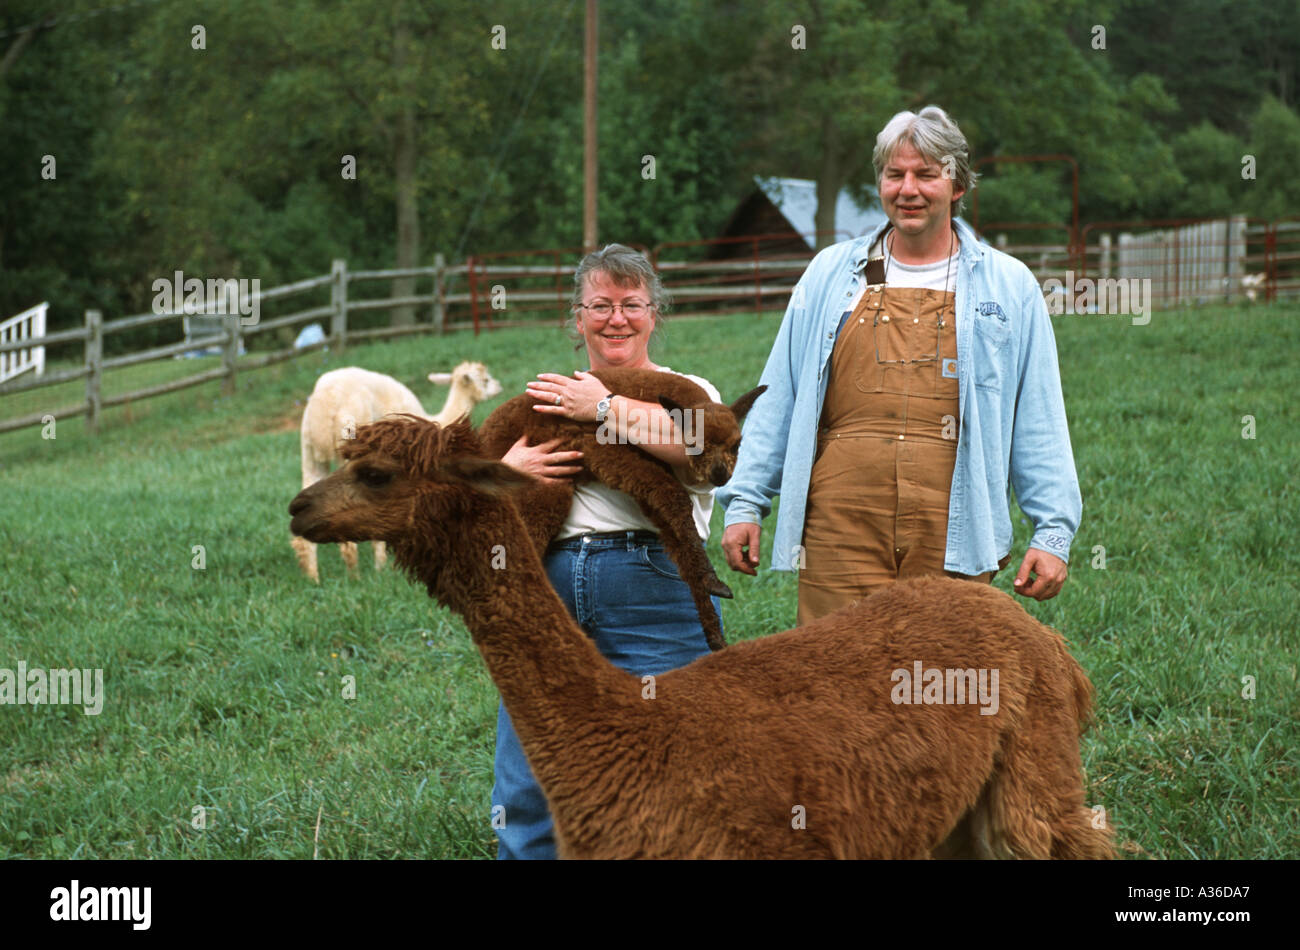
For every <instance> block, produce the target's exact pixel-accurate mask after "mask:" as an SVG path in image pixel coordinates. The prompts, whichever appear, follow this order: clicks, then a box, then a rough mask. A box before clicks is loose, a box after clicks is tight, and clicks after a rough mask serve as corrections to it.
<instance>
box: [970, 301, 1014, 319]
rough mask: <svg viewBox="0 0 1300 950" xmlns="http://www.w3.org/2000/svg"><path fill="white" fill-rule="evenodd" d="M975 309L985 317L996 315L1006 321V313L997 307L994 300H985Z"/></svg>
mask: <svg viewBox="0 0 1300 950" xmlns="http://www.w3.org/2000/svg"><path fill="white" fill-rule="evenodd" d="M975 309H977V310H978V311H979V312H980V313H981V314H983V315H984V316H986V317H993V316H996V317H997V318H998V319H999V320H1001V321H1002V322H1003V323H1006V321H1007V315H1006V314H1005V313H1003V312H1002V308H1001V307H999V306H998V305H997V303H996V302H995V301H992V300H986V301H984V302H983V303H982V304H980V305H979V306H978V307H976V308H975Z"/></svg>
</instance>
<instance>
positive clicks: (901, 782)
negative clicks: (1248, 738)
mask: <svg viewBox="0 0 1300 950" xmlns="http://www.w3.org/2000/svg"><path fill="white" fill-rule="evenodd" d="M343 452H344V454H345V456H346V457H347V458H348V460H349V461H348V464H346V465H345V466H343V467H342V468H340V469H339V470H338V471H336V472H335V473H334V474H332V475H330V476H329V478H327V479H325V480H323V481H320V482H317V483H316V484H314V485H312V486H311V487H310V488H306V489H304V490H303V491H302V492H301V493H300V494H299V495H298V496H297V498H295V499H294V501H293V503H292V504H291V505H290V506H289V512H290V514H291V515H292V516H293V521H292V524H291V526H290V527H291V529H292V530H293V532H294V533H295V534H299V535H302V536H304V537H307V538H309V539H310V540H312V541H315V542H317V543H327V542H341V541H362V540H376V539H379V540H384V541H387V542H388V544H389V545H390V547H391V550H392V552H393V555H394V559H395V561H396V562H397V564H398V565H399V566H400V567H402V568H403V569H404V570H405V571H406V572H407V573H408V574H410V575H411V576H412V577H414V578H416V579H418V580H419V581H420V582H422V583H423V584H424V585H425V587H426V589H427V590H428V592H429V594H430V596H432V597H435V598H437V599H438V601H439V602H440V603H442V604H445V605H446V606H448V607H450V608H451V609H452V610H455V611H456V612H458V613H460V614H461V615H462V616H463V617H464V618H465V622H466V625H467V626H468V628H469V630H470V632H471V634H472V636H473V638H474V642H475V644H476V645H477V646H478V648H479V652H480V653H481V655H482V656H483V659H484V662H485V663H486V664H487V667H488V670H489V672H490V673H491V675H492V679H493V680H494V681H495V683H496V686H497V688H498V689H499V690H500V692H501V696H502V699H503V700H504V702H505V705H506V710H507V711H508V712H509V714H510V717H511V719H512V721H513V722H514V724H515V729H516V730H517V731H518V734H519V739H520V742H521V743H522V745H523V748H524V752H525V754H526V755H527V757H528V761H529V764H530V765H531V766H532V769H533V772H534V773H535V775H536V776H537V780H538V782H539V783H540V785H541V787H542V790H543V791H544V792H545V794H546V798H547V801H548V802H549V804H550V808H551V812H552V814H553V816H554V819H555V834H556V841H557V845H558V850H559V854H560V856H561V857H567V858H814V857H818V858H829V857H837V858H923V857H930V856H970V857H1021V858H1105V857H1113V851H1112V845H1111V832H1110V830H1109V829H1106V828H1096V827H1094V826H1093V821H1092V814H1091V813H1090V812H1089V810H1088V809H1087V808H1086V807H1085V805H1084V790H1083V778H1082V769H1081V764H1080V759H1079V742H1078V738H1079V733H1080V729H1081V726H1082V724H1083V722H1084V721H1085V718H1086V717H1087V714H1088V710H1089V706H1090V702H1091V686H1090V684H1089V682H1088V679H1087V677H1086V676H1085V675H1084V673H1083V671H1082V670H1081V669H1080V668H1079V665H1078V664H1077V663H1076V662H1075V661H1074V659H1073V658H1072V657H1071V656H1070V654H1069V652H1068V651H1067V650H1066V646H1065V643H1064V641H1063V640H1062V638H1061V636H1060V635H1059V634H1057V633H1055V632H1054V631H1052V630H1051V629H1049V628H1048V627H1045V626H1043V625H1042V624H1040V623H1039V622H1038V621H1036V620H1035V619H1034V618H1032V617H1031V616H1029V614H1027V613H1026V612H1025V611H1024V610H1023V609H1022V608H1021V607H1020V606H1019V605H1018V604H1016V603H1015V602H1014V601H1012V599H1011V598H1010V597H1008V596H1007V595H1006V594H1004V593H1002V592H1000V591H998V590H996V589H993V588H990V587H987V586H985V585H982V584H972V583H970V582H968V581H959V580H953V579H951V578H944V577H932V578H918V579H914V580H908V581H900V582H898V583H896V584H893V585H891V586H890V587H888V588H886V589H885V590H883V591H881V592H879V593H877V594H875V595H874V596H871V597H869V598H867V599H865V600H863V601H862V602H861V603H859V604H857V605H855V606H852V607H848V608H845V609H843V610H841V611H838V612H836V613H834V614H831V615H829V616H827V617H823V618H821V619H819V620H817V621H815V622H814V623H811V624H809V625H807V626H804V627H800V628H798V629H795V630H788V631H786V632H784V633H778V634H775V635H773V636H768V637H764V638H762V639H758V640H750V641H746V642H742V643H738V644H735V645H733V646H731V647H729V648H728V649H726V650H723V651H721V652H719V653H713V654H710V655H708V656H705V657H702V658H700V659H699V660H696V661H695V662H694V663H691V664H690V665H688V666H685V667H682V668H681V669H677V670H673V671H671V672H669V673H664V674H662V675H660V676H657V677H655V678H654V679H653V680H652V681H650V683H648V684H647V683H643V682H642V680H641V679H639V678H637V677H635V676H633V675H632V674H630V673H625V672H623V671H622V670H619V669H617V668H616V667H614V666H613V665H612V664H611V663H610V662H609V661H608V660H606V659H605V658H604V657H603V656H601V655H600V653H599V651H598V650H597V649H596V646H595V644H594V643H593V642H592V641H591V640H590V638H588V637H587V636H586V635H585V634H584V633H583V632H582V630H580V629H579V628H578V626H577V625H576V624H575V623H574V621H573V619H572V618H571V617H570V616H569V614H568V612H567V611H566V610H565V608H564V605H563V604H562V603H561V601H560V599H559V597H558V596H557V595H556V593H555V592H554V590H552V588H551V585H550V584H549V582H548V581H547V578H546V574H545V572H544V570H543V568H542V563H541V560H540V558H539V557H538V554H537V551H536V548H535V546H534V545H533V544H532V543H530V541H529V540H528V536H527V533H526V531H525V529H524V524H523V519H521V517H520V515H519V511H518V510H517V509H516V507H515V503H514V501H513V498H512V495H513V494H514V492H516V491H518V490H519V489H521V488H526V487H527V486H528V485H529V484H531V480H530V479H529V478H528V477H527V476H524V475H522V474H520V473H518V472H516V471H514V470H513V469H511V468H509V467H508V466H506V465H504V464H502V463H500V462H498V461H496V460H493V459H489V458H487V457H485V455H484V452H483V448H482V445H481V443H480V441H479V439H478V437H477V435H476V434H475V433H474V431H473V430H472V429H470V428H469V426H467V425H464V424H457V425H453V426H450V427H448V428H446V429H442V428H439V427H438V426H437V425H435V424H432V423H428V422H424V421H421V420H416V419H403V420H384V421H381V422H376V423H374V424H372V425H368V426H364V427H362V428H361V429H359V430H358V431H357V437H356V439H355V440H353V441H351V442H349V443H348V444H347V445H346V446H345V447H344V449H343ZM497 545H504V547H505V554H506V564H507V565H508V567H507V568H506V569H504V570H498V569H496V567H497V566H498V565H499V561H498V555H499V550H498V549H496V548H495V546H497ZM917 661H919V662H920V663H921V664H922V666H923V667H924V668H926V669H930V668H938V669H941V670H943V669H962V670H964V669H970V670H990V671H992V670H996V671H998V674H999V679H998V684H997V693H996V697H997V706H996V713H995V714H993V715H983V714H981V710H982V709H983V708H985V707H983V706H981V705H977V704H972V703H947V704H934V705H925V704H902V703H899V702H895V701H893V699H892V698H891V694H892V693H894V691H895V689H896V682H897V674H898V671H900V670H901V671H910V670H912V669H913V664H914V663H915V662H917Z"/></svg>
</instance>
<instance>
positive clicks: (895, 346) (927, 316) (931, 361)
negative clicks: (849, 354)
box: [846, 287, 957, 396]
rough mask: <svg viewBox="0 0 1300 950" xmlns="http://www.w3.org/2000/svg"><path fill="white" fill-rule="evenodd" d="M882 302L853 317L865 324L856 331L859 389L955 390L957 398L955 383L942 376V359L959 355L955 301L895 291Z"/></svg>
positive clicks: (910, 392) (918, 291)
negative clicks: (940, 323)
mask: <svg viewBox="0 0 1300 950" xmlns="http://www.w3.org/2000/svg"><path fill="white" fill-rule="evenodd" d="M881 303H882V304H883V306H882V307H881V309H880V310H873V309H871V308H870V307H867V308H864V310H863V311H859V313H856V314H855V315H854V317H853V320H854V321H857V320H859V319H861V320H862V323H861V324H860V325H859V326H857V327H856V328H854V330H855V332H856V333H857V334H859V335H860V339H859V342H858V347H857V349H858V353H859V357H858V359H857V361H856V366H855V368H854V383H855V385H856V387H857V389H858V390H859V391H860V392H864V393H890V394H893V395H900V396H902V395H917V396H929V395H936V394H938V391H939V390H942V389H944V388H945V387H947V386H948V385H951V388H952V390H953V392H954V393H955V392H956V385H957V384H956V380H955V379H953V380H951V381H948V380H945V379H944V378H943V376H942V370H943V360H944V359H945V358H948V359H955V358H956V356H957V343H956V335H955V334H954V333H953V324H952V304H951V296H947V297H946V296H945V295H943V294H941V293H939V292H938V291H930V290H921V289H918V288H913V287H904V288H890V289H888V290H886V291H885V295H884V298H883V300H882V301H881ZM945 314H946V316H945ZM941 317H942V318H943V326H942V327H940V326H939V322H940V318H941ZM846 329H847V328H846Z"/></svg>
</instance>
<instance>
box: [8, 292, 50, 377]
mask: <svg viewBox="0 0 1300 950" xmlns="http://www.w3.org/2000/svg"><path fill="white" fill-rule="evenodd" d="M49 309H50V305H49V304H48V303H38V304H37V305H36V306H34V307H32V308H30V309H28V310H24V311H23V312H22V313H20V314H18V316H16V317H10V318H9V319H8V320H6V321H4V322H3V323H0V344H4V343H19V342H22V341H24V340H31V341H33V343H34V345H33V346H30V347H24V348H22V349H18V350H8V351H7V352H0V383H3V382H4V381H5V380H6V379H13V378H14V377H15V376H21V375H22V374H23V373H26V372H27V371H28V370H35V375H37V376H43V375H45V347H44V346H43V345H41V344H37V343H36V342H35V341H37V340H43V339H44V338H45V315H46V313H47V312H48V311H49Z"/></svg>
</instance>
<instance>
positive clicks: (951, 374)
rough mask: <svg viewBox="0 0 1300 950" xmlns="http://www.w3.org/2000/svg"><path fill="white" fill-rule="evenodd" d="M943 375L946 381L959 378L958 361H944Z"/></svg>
mask: <svg viewBox="0 0 1300 950" xmlns="http://www.w3.org/2000/svg"><path fill="white" fill-rule="evenodd" d="M943 375H944V378H945V379H956V378H957V361H956V360H944V361H943Z"/></svg>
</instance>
